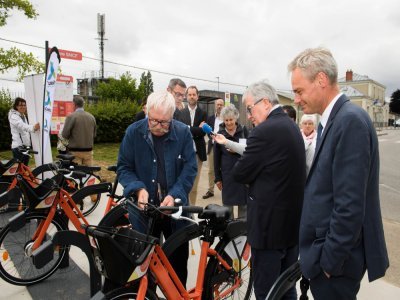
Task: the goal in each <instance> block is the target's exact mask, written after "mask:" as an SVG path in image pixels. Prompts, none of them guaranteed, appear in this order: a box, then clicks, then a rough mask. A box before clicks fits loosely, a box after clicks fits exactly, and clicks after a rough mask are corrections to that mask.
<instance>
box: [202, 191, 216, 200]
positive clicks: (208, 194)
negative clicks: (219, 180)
mask: <svg viewBox="0 0 400 300" xmlns="http://www.w3.org/2000/svg"><path fill="white" fill-rule="evenodd" d="M211 197H214V193H211V192H210V191H208V192H207V193H206V194H205V195H204V196H203V199H208V198H211Z"/></svg>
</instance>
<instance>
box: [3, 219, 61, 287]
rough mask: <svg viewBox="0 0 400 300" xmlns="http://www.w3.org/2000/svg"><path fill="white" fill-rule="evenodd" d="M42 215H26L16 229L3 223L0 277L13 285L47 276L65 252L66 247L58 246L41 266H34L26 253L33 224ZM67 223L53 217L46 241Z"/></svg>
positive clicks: (35, 224)
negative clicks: (11, 228)
mask: <svg viewBox="0 0 400 300" xmlns="http://www.w3.org/2000/svg"><path fill="white" fill-rule="evenodd" d="M46 217H47V215H46V214H42V213H31V214H27V215H26V224H25V225H24V226H23V227H22V228H21V229H19V230H18V231H16V232H12V231H11V230H10V225H6V226H5V227H4V228H3V229H2V230H1V232H0V277H1V278H3V279H4V280H5V281H7V282H8V283H11V284H14V285H22V286H27V285H32V284H35V283H38V282H41V281H43V280H45V279H46V278H48V277H49V276H51V275H52V274H53V273H54V272H55V271H56V270H57V268H58V266H59V265H60V263H61V262H62V259H63V258H64V256H65V254H66V250H67V249H66V247H60V246H58V247H57V249H56V250H55V251H54V258H53V260H51V261H50V262H49V263H48V264H46V265H45V266H44V267H43V268H41V269H37V268H36V267H35V265H34V264H33V261H32V258H31V256H30V254H31V253H30V248H29V247H30V246H31V245H32V241H31V240H30V237H31V236H32V233H33V232H34V231H35V230H36V227H37V224H38V223H39V222H40V221H42V220H45V219H46ZM67 229H68V228H67V226H66V225H65V224H64V222H63V221H61V220H60V219H59V218H54V219H53V220H52V221H51V224H50V226H49V228H48V231H47V234H46V237H47V238H46V240H49V239H51V237H52V236H53V235H54V234H55V233H56V232H57V231H60V230H67Z"/></svg>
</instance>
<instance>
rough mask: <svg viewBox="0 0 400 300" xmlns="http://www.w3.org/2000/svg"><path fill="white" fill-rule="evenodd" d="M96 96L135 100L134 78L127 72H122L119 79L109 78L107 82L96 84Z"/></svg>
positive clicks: (136, 96) (106, 98)
mask: <svg viewBox="0 0 400 300" xmlns="http://www.w3.org/2000/svg"><path fill="white" fill-rule="evenodd" d="M96 96H98V97H99V98H100V99H102V100H117V101H134V100H136V101H137V100H138V99H139V95H138V90H137V88H136V79H134V78H132V75H131V74H130V73H129V72H126V73H124V74H122V76H121V77H120V79H114V78H109V79H108V82H100V83H99V84H98V85H97V87H96Z"/></svg>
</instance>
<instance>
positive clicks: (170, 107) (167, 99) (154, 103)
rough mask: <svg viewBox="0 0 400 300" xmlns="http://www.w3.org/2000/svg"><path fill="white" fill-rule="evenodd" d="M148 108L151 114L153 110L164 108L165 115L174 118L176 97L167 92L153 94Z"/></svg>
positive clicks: (149, 98)
mask: <svg viewBox="0 0 400 300" xmlns="http://www.w3.org/2000/svg"><path fill="white" fill-rule="evenodd" d="M146 107H147V112H149V111H150V110H151V109H153V108H154V109H159V108H162V110H163V111H164V112H165V113H168V114H169V115H170V117H171V118H172V116H173V115H174V112H175V99H174V96H172V94H171V93H169V92H167V91H159V92H154V93H151V94H150V95H149V97H148V98H147V106H146Z"/></svg>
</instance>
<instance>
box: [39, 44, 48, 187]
mask: <svg viewBox="0 0 400 300" xmlns="http://www.w3.org/2000/svg"><path fill="white" fill-rule="evenodd" d="M44 51H45V55H44V58H45V61H46V62H45V65H46V69H45V71H44V87H43V99H42V125H41V126H40V129H41V130H42V155H41V156H42V161H41V164H42V165H43V161H44V130H43V126H44V102H45V100H44V99H45V98H46V79H47V67H48V64H49V41H45V45H44ZM43 179H44V178H43V174H42V180H43Z"/></svg>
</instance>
